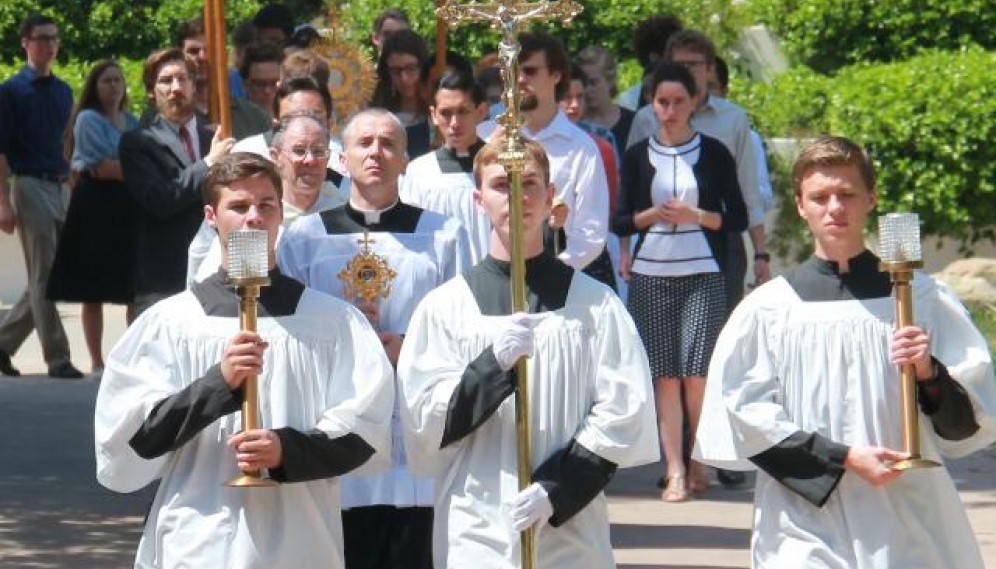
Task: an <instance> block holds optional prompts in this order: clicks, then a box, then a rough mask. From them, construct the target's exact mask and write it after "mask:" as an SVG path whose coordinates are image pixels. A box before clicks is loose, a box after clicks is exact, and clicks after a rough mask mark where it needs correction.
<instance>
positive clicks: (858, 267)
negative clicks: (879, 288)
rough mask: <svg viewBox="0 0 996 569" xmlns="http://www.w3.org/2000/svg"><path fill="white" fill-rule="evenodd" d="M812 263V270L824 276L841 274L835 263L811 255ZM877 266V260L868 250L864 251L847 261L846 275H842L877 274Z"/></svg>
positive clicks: (838, 265) (838, 264)
mask: <svg viewBox="0 0 996 569" xmlns="http://www.w3.org/2000/svg"><path fill="white" fill-rule="evenodd" d="M812 262H813V263H814V268H815V269H816V270H817V271H819V272H820V273H822V274H824V275H831V276H838V275H840V274H841V273H840V263H838V262H837V261H831V260H830V259H821V258H820V257H817V256H816V255H813V258H812ZM878 264H879V258H878V257H876V256H875V254H874V253H872V252H871V251H869V250H868V249H865V250H864V251H862V252H860V253H858V254H857V255H855V256H854V257H851V258H850V259H848V260H847V273H844V274H854V275H859V274H865V275H867V274H870V273H879V272H880V269H879V267H878Z"/></svg>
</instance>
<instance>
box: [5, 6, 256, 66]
mask: <svg viewBox="0 0 996 569" xmlns="http://www.w3.org/2000/svg"><path fill="white" fill-rule="evenodd" d="M265 3H266V2H265V1H264V0H239V1H238V2H226V5H225V21H226V22H227V26H228V29H229V30H230V29H231V27H233V26H235V25H238V23H240V22H242V21H245V20H246V19H248V18H250V17H252V15H253V14H254V13H255V12H256V11H257V10H258V9H259V8H260V6H262V5H263V4H265ZM36 12H37V13H43V14H48V15H50V16H52V17H53V18H55V20H56V21H57V22H58V23H59V33H60V35H61V36H62V40H63V41H62V48H61V50H60V52H61V53H60V60H61V61H67V60H68V59H80V60H83V61H97V60H100V59H103V58H106V57H130V58H135V59H143V58H144V57H145V56H146V55H148V54H149V53H150V52H151V51H152V50H154V49H158V48H161V47H166V46H168V45H172V42H173V36H172V33H173V29H174V28H175V27H176V25H177V24H178V23H179V22H181V21H183V20H186V19H188V18H193V17H195V16H199V15H201V14H203V12H204V2H203V0H3V1H2V2H0V37H3V38H5V41H3V42H2V43H0V60H2V61H3V62H6V63H8V64H9V63H13V62H15V61H20V60H22V59H23V58H24V50H23V49H21V45H20V42H19V41H17V37H18V28H19V27H20V24H21V20H23V19H24V17H25V16H27V15H28V14H32V13H36Z"/></svg>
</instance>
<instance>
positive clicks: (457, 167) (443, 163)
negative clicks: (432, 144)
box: [436, 139, 484, 174]
mask: <svg viewBox="0 0 996 569" xmlns="http://www.w3.org/2000/svg"><path fill="white" fill-rule="evenodd" d="M483 147H484V141H482V140H480V139H478V140H477V142H475V143H474V144H472V145H470V148H468V149H467V152H457V151H456V150H453V149H452V148H447V147H446V146H440V147H439V148H437V149H436V163H437V164H439V171H440V172H442V173H443V174H459V173H464V174H470V173H472V172H473V171H474V157H475V156H477V152H478V151H480V150H481V148H483Z"/></svg>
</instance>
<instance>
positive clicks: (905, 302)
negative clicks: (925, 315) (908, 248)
mask: <svg viewBox="0 0 996 569" xmlns="http://www.w3.org/2000/svg"><path fill="white" fill-rule="evenodd" d="M920 265H922V263H915V262H907V263H882V268H883V269H884V270H886V271H888V272H889V277H890V279H891V280H892V283H893V289H894V290H895V295H896V328H897V329H899V328H904V327H906V326H912V325H913V287H912V286H910V282H911V281H912V280H913V269H914V268H916V267H918V266H920ZM899 381H900V383H899V397H900V401H899V413H900V417H901V420H902V433H903V435H902V436H903V452H904V453H907V454H909V458H907V459H905V460H900V461H899V462H896V463H895V464H893V465H892V469H893V470H909V469H913V468H931V467H934V466H940V464H938V463H937V462H934V461H933V460H927V459H924V458H922V457H921V456H920V414H919V409H918V406H917V390H916V372H915V371H914V369H913V366H912V365H910V364H907V365H904V366H902V367H901V368H900V370H899Z"/></svg>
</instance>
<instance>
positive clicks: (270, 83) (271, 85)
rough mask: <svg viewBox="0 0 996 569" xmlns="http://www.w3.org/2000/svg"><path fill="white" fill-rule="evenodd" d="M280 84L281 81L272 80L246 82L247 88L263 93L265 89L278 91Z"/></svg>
mask: <svg viewBox="0 0 996 569" xmlns="http://www.w3.org/2000/svg"><path fill="white" fill-rule="evenodd" d="M279 82H280V80H279V79H270V80H262V79H250V80H249V81H247V82H246V86H247V87H249V88H250V89H255V90H256V91H262V90H264V89H276V88H277V83H279Z"/></svg>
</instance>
